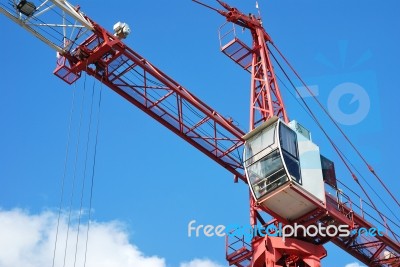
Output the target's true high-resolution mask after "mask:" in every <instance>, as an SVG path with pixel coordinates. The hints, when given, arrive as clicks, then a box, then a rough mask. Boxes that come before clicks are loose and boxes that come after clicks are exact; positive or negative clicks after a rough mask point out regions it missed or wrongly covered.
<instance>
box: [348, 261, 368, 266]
mask: <svg viewBox="0 0 400 267" xmlns="http://www.w3.org/2000/svg"><path fill="white" fill-rule="evenodd" d="M345 267H366V266H364V265H360V264H359V263H357V262H353V263H349V264H346V266H345Z"/></svg>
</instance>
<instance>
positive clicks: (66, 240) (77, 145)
mask: <svg viewBox="0 0 400 267" xmlns="http://www.w3.org/2000/svg"><path fill="white" fill-rule="evenodd" d="M86 79H87V75H85V78H84V82H83V94H82V102H81V106H80V114H79V126H78V133H77V134H78V136H77V140H76V149H75V160H74V169H73V177H72V188H71V196H70V203H69V211H68V224H67V236H66V238H65V249H64V263H63V267H65V264H66V258H67V248H68V239H69V230H70V228H71V227H70V226H71V215H72V203H73V198H74V191H75V183H76V173H77V169H78V168H77V166H78V158H79V147H80V141H81V140H80V139H81V138H80V137H81V130H82V121H83V114H84V111H83V108H84V104H85V95H86Z"/></svg>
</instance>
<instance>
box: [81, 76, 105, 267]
mask: <svg viewBox="0 0 400 267" xmlns="http://www.w3.org/2000/svg"><path fill="white" fill-rule="evenodd" d="M102 85H103V78H102V79H101V83H100V93H99V101H98V109H97V123H96V136H95V143H94V154H93V164H92V177H91V184H90V196H89V218H88V222H87V231H86V244H85V257H84V262H83V266H84V267H85V266H86V260H87V250H88V243H89V230H90V220H91V217H92V200H93V186H94V177H95V176H94V175H95V169H96V158H97V157H96V156H97V144H98V140H99V125H100V111H101V99H102V92H103V86H102Z"/></svg>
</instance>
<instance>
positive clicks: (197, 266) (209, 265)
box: [180, 259, 223, 267]
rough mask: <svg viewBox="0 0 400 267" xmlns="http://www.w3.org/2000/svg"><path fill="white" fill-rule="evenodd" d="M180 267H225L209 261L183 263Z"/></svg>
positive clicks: (198, 260)
mask: <svg viewBox="0 0 400 267" xmlns="http://www.w3.org/2000/svg"><path fill="white" fill-rule="evenodd" d="M180 267H223V266H222V265H219V264H218V263H215V262H213V261H211V260H209V259H194V260H192V261H190V262H183V263H181V265H180Z"/></svg>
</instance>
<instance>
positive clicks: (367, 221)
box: [0, 0, 400, 267]
mask: <svg viewBox="0 0 400 267" xmlns="http://www.w3.org/2000/svg"><path fill="white" fill-rule="evenodd" d="M194 2H197V3H199V4H201V5H203V6H206V7H208V8H210V9H212V10H214V11H216V12H217V13H218V14H220V15H221V16H223V17H224V18H226V20H227V22H226V23H224V24H223V25H222V26H221V27H220V29H219V39H220V45H221V47H220V48H221V51H222V52H223V53H224V54H225V55H226V56H227V57H229V58H230V59H231V60H233V61H234V62H235V63H236V64H238V65H239V66H240V67H241V68H242V69H243V70H244V71H245V72H246V73H248V74H250V77H251V86H250V112H249V113H250V123H249V125H250V127H249V131H244V130H242V129H240V127H238V126H236V125H235V124H234V123H233V121H232V119H230V118H227V117H225V116H223V115H222V114H220V113H218V112H217V111H216V110H215V109H213V108H212V107H210V106H209V105H207V104H206V103H205V102H204V101H202V100H200V99H199V98H198V97H196V96H195V95H194V94H192V93H191V92H190V91H189V90H188V89H186V88H185V87H184V86H182V85H181V84H179V83H178V82H176V81H175V80H174V79H172V78H171V77H169V76H168V75H167V74H165V73H164V72H163V71H162V70H160V69H158V68H157V67H156V66H155V65H153V64H152V63H150V62H149V61H148V60H147V59H146V58H145V57H143V56H141V55H140V54H139V53H137V52H136V51H134V50H133V49H132V48H130V47H129V46H127V45H126V44H125V43H124V39H125V38H127V37H129V33H130V28H129V26H128V25H127V24H126V23H123V22H118V23H116V24H115V25H114V27H113V31H114V32H113V33H111V32H109V31H108V30H107V29H106V28H105V27H103V26H101V25H99V24H98V23H96V22H95V21H94V20H93V19H92V18H90V17H89V16H88V15H86V14H85V13H83V12H82V11H81V8H80V7H79V6H74V5H72V4H70V3H69V2H67V1H64V0H40V1H39V0H30V1H27V0H0V13H2V14H3V15H5V16H6V17H8V18H9V19H10V20H11V21H13V22H14V23H16V24H18V25H20V26H21V27H22V28H24V29H25V30H27V31H28V32H30V33H31V34H33V36H35V37H36V38H38V39H39V40H41V41H42V42H44V43H45V44H47V45H48V46H49V47H50V48H52V49H53V50H55V51H56V52H57V53H58V59H57V65H56V68H55V70H54V74H55V75H56V76H57V77H59V78H60V79H62V80H63V81H65V82H66V83H67V84H73V83H75V82H76V81H77V80H78V79H79V78H80V77H81V74H82V73H83V72H85V73H87V74H89V75H91V76H93V77H94V78H95V79H97V80H98V81H100V82H101V83H102V84H104V85H106V86H107V87H108V88H110V89H111V90H113V91H115V92H116V93H117V94H119V95H120V96H122V97H123V98H124V99H126V100H127V101H129V102H130V103H131V104H133V105H134V106H136V107H137V108H139V109H140V110H141V111H143V112H145V113H146V114H148V115H149V116H150V117H152V118H153V119H155V120H156V121H158V122H159V123H160V124H162V125H164V126H165V127H166V128H168V129H169V130H171V131H172V132H173V133H175V134H176V135H178V136H179V137H181V138H182V139H183V140H185V141H186V142H188V143H189V144H191V145H192V146H194V147H195V148H197V149H198V150H199V151H201V152H202V153H203V154H205V155H206V156H208V157H209V158H211V159H212V160H214V161H215V162H216V163H218V164H219V165H221V166H222V167H223V168H225V169H226V170H228V171H229V172H230V173H231V174H233V175H234V178H235V181H236V182H237V181H239V180H240V181H242V182H244V183H245V184H248V186H249V189H250V192H251V197H250V224H251V225H252V226H258V225H259V226H263V227H266V228H268V226H271V225H278V224H284V225H294V224H297V225H301V226H304V227H306V226H317V225H318V226H323V227H325V228H328V227H330V226H339V225H344V226H346V227H348V229H351V230H355V231H351V232H350V233H349V234H348V235H347V236H339V235H337V236H331V235H323V234H320V233H318V234H315V235H310V236H304V235H303V236H302V235H299V236H300V237H299V238H297V237H289V238H286V240H285V241H283V240H282V238H280V237H278V236H268V235H265V236H261V235H255V236H254V237H253V238H252V240H251V241H250V242H248V241H246V240H245V239H244V237H242V236H239V235H238V236H235V235H234V237H233V240H232V239H230V238H229V236H228V238H227V243H226V259H227V261H228V263H229V265H233V266H237V267H245V266H246V267H247V266H252V267H278V266H286V267H292V266H296V267H299V266H305V267H308V266H310V267H319V266H320V261H321V259H322V258H323V257H325V256H326V255H327V252H326V250H325V248H324V247H323V245H324V244H326V243H328V242H333V243H334V244H335V245H337V246H338V247H340V248H341V249H343V251H345V252H347V253H349V254H351V255H352V256H354V257H355V258H356V259H358V260H359V261H361V262H363V263H364V264H366V265H368V266H374V267H389V266H392V267H398V266H400V244H399V240H400V237H399V234H398V232H396V231H394V230H393V225H396V224H395V223H394V222H393V221H391V220H390V219H389V218H388V217H387V216H385V214H382V213H381V212H379V211H378V210H377V208H376V207H375V205H373V204H372V201H369V203H366V202H361V204H359V205H357V204H356V203H355V202H354V201H352V200H351V199H350V198H349V197H348V196H347V195H346V194H344V193H343V191H342V190H341V189H339V188H338V186H337V184H338V183H339V182H340V181H339V180H338V179H337V178H336V175H335V165H334V164H333V162H332V161H330V160H329V159H328V158H326V157H324V156H323V155H321V153H320V150H319V147H318V146H317V144H314V143H313V141H312V136H311V133H310V131H309V130H308V129H307V128H306V127H304V126H302V125H301V122H300V123H299V122H297V121H295V120H292V121H290V120H289V117H288V115H287V112H286V109H285V105H284V102H283V99H282V96H281V93H280V89H279V84H278V79H277V77H276V75H275V70H274V66H273V62H274V61H273V60H274V59H275V57H274V56H273V54H272V52H271V49H272V48H273V49H275V51H277V53H278V54H279V55H280V56H281V57H282V58H283V60H284V62H285V63H286V64H287V65H288V66H289V68H290V69H291V70H292V71H293V72H294V73H295V75H296V76H297V77H299V76H298V75H297V72H295V70H294V69H293V68H292V66H291V65H290V63H288V61H287V60H286V59H285V58H284V56H283V54H282V53H281V52H280V51H279V49H278V48H277V47H276V46H275V44H274V42H273V41H272V39H271V37H270V36H269V35H268V33H267V32H266V31H265V29H264V27H263V24H262V21H261V18H260V17H257V16H255V15H253V14H244V13H242V12H241V11H239V10H238V9H236V8H234V7H231V6H229V5H228V4H226V3H224V2H222V1H220V0H217V2H218V3H219V4H220V5H221V6H222V9H217V8H214V7H211V6H208V5H206V4H204V3H201V2H199V1H197V0H194ZM235 26H239V27H241V28H243V29H247V30H248V31H249V32H250V34H251V38H252V42H251V45H247V44H246V42H244V41H242V40H240V39H239V38H237V36H236V34H235ZM275 62H277V60H275ZM278 67H280V65H279V64H278ZM167 103H168V105H167ZM311 115H312V113H311ZM246 133H247V134H246ZM334 149H335V150H336V147H334ZM241 155H243V157H242V156H241ZM339 156H341V155H340V154H339ZM342 159H343V158H342ZM343 163H344V165H345V166H347V167H348V170H349V171H350V175H351V176H352V177H353V178H354V180H356V182H357V183H358V184H360V183H359V182H358V180H357V177H356V175H355V174H354V172H352V169H351V168H349V166H348V164H346V162H345V161H343ZM336 166H337V165H336ZM368 167H369V168H370V166H369V165H368ZM370 171H371V172H373V169H372V168H370ZM342 185H343V184H342ZM343 186H344V185H343ZM363 191H364V190H363ZM388 192H389V193H390V191H388ZM365 195H366V196H367V197H368V195H367V194H365ZM391 196H392V195H391ZM392 197H393V196H392ZM393 198H394V197H393ZM394 199H395V198H394ZM366 206H369V208H370V209H371V210H373V212H374V214H373V215H371V213H368V212H366V210H365V209H366ZM262 215H271V216H273V217H274V219H273V220H271V221H269V222H268V221H266V220H265V219H264V217H263V216H262ZM377 218H378V219H377ZM376 226H379V227H382V229H384V230H385V231H384V233H383V234H382V235H373V236H368V235H360V234H359V231H357V230H360V229H370V228H372V227H376ZM397 227H398V226H397ZM396 229H399V228H396Z"/></svg>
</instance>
